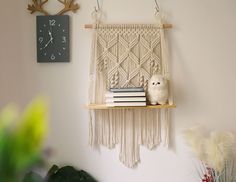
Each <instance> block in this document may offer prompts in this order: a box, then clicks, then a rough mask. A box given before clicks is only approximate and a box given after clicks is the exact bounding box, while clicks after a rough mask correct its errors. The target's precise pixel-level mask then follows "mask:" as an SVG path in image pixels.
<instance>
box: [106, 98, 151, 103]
mask: <svg viewBox="0 0 236 182" xmlns="http://www.w3.org/2000/svg"><path fill="white" fill-rule="evenodd" d="M140 101H146V97H118V98H116V97H113V98H107V99H106V102H140Z"/></svg>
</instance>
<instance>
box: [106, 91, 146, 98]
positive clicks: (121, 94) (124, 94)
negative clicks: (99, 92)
mask: <svg viewBox="0 0 236 182" xmlns="http://www.w3.org/2000/svg"><path fill="white" fill-rule="evenodd" d="M129 96H130V97H140V96H145V92H117V93H114V92H107V93H106V94H105V97H109V98H110V97H129Z"/></svg>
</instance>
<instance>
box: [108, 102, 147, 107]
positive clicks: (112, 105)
mask: <svg viewBox="0 0 236 182" xmlns="http://www.w3.org/2000/svg"><path fill="white" fill-rule="evenodd" d="M146 105H147V104H146V102H119V103H106V106H108V107H122V106H146Z"/></svg>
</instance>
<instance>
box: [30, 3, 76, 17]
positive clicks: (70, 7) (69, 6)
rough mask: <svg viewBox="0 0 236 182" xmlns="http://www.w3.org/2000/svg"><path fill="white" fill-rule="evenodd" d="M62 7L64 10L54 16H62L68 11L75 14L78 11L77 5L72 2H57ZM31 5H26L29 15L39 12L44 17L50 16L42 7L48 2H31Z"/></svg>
mask: <svg viewBox="0 0 236 182" xmlns="http://www.w3.org/2000/svg"><path fill="white" fill-rule="evenodd" d="M58 1H59V2H60V3H62V4H63V5H64V8H63V9H62V10H61V11H59V12H58V13H57V14H56V15H62V14H64V13H66V12H68V11H72V12H74V13H75V12H76V11H77V10H78V9H79V5H78V4H77V3H75V2H74V0H58ZM32 2H33V4H28V8H27V9H28V10H29V11H30V12H31V14H33V13H35V12H40V13H43V14H45V15H50V14H49V13H48V12H47V11H46V10H44V9H43V5H44V4H45V3H47V2H48V0H44V1H43V0H32Z"/></svg>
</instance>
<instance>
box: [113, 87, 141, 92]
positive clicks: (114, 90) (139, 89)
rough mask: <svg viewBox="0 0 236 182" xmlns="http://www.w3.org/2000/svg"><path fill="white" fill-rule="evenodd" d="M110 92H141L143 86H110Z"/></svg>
mask: <svg viewBox="0 0 236 182" xmlns="http://www.w3.org/2000/svg"><path fill="white" fill-rule="evenodd" d="M110 91H111V92H143V91H144V89H143V87H129V88H111V89H110Z"/></svg>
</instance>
